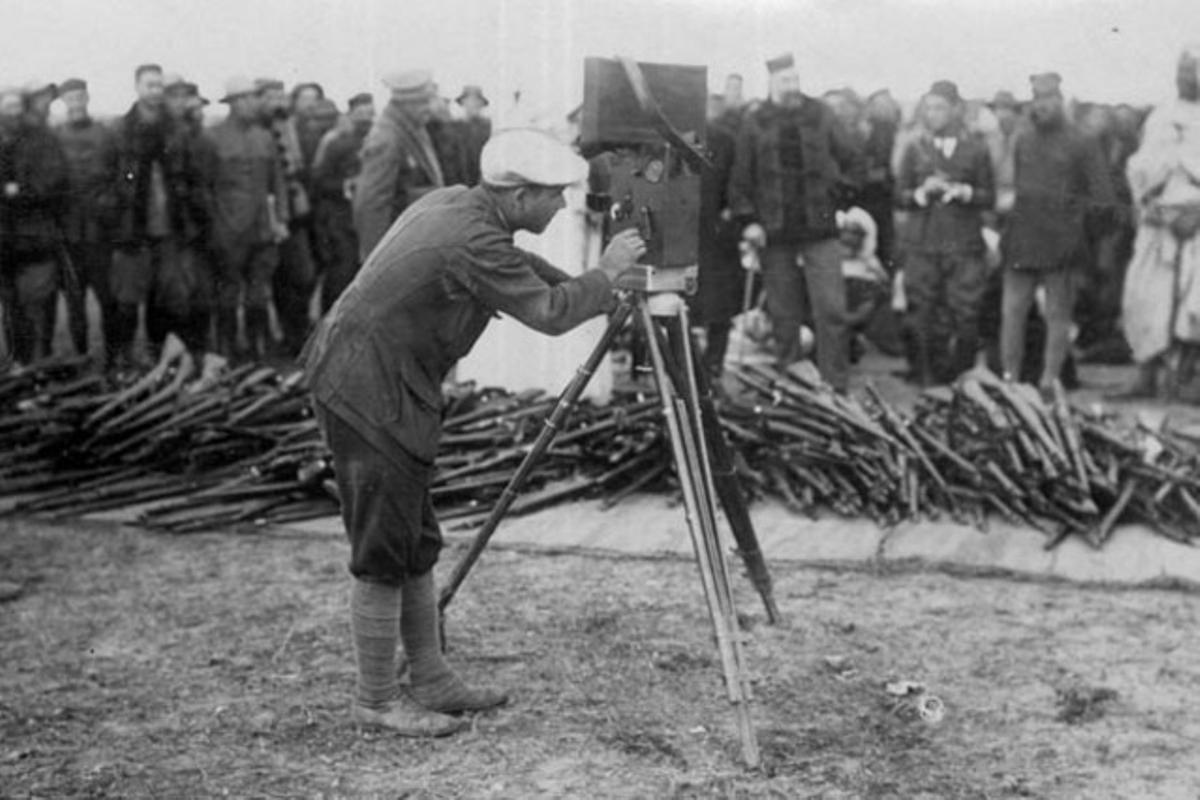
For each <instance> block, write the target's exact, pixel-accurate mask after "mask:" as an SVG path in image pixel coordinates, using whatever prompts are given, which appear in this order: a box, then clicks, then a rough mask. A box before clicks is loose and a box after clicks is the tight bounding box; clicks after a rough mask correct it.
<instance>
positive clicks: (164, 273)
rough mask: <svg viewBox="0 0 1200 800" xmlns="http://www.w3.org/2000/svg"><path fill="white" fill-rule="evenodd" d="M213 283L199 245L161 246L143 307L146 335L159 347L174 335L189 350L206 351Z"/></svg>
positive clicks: (173, 243)
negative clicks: (147, 299) (160, 252)
mask: <svg viewBox="0 0 1200 800" xmlns="http://www.w3.org/2000/svg"><path fill="white" fill-rule="evenodd" d="M213 285H214V280H213V273H212V260H211V258H210V257H209V254H208V252H207V250H206V249H205V248H203V247H202V246H200V245H193V244H183V243H180V242H177V241H174V240H169V241H167V242H164V246H163V252H162V258H161V260H160V262H159V267H158V270H157V272H156V273H155V277H154V286H153V288H152V290H151V296H150V300H149V303H148V304H147V307H146V333H147V335H148V336H149V338H150V342H151V344H153V345H154V346H155V347H161V346H162V342H163V340H164V339H165V338H166V337H167V334H168V333H174V334H175V335H176V336H178V337H179V338H180V339H181V340H183V343H184V344H186V345H187V347H188V349H189V350H192V351H194V352H198V353H199V352H204V351H206V350H208V349H209V331H210V328H211V325H212V307H213V293H214V288H213Z"/></svg>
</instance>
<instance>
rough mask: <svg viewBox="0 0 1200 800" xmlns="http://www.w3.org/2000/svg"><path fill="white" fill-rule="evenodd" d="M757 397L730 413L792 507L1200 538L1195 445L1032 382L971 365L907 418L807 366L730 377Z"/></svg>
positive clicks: (1096, 541)
mask: <svg viewBox="0 0 1200 800" xmlns="http://www.w3.org/2000/svg"><path fill="white" fill-rule="evenodd" d="M734 375H735V377H736V378H737V380H738V381H739V382H740V383H741V384H742V385H743V386H744V387H746V389H747V391H748V394H749V396H750V398H751V401H750V403H756V404H749V403H738V404H735V405H732V406H730V407H727V408H726V409H725V410H724V419H723V424H724V427H725V430H726V432H727V434H728V436H729V438H730V440H731V442H732V443H733V444H734V447H735V448H736V449H738V450H740V451H741V452H742V454H743V456H744V458H745V462H746V468H745V470H744V475H745V476H746V478H747V481H748V483H749V485H750V486H752V487H755V488H757V490H758V491H760V492H762V493H766V494H771V495H775V496H777V497H779V498H780V499H781V500H782V501H783V502H784V503H785V504H787V505H788V506H789V507H791V508H793V509H795V510H797V511H799V512H802V513H807V514H810V515H811V514H815V513H816V511H817V509H819V508H821V507H827V508H832V509H833V510H835V511H837V512H838V513H840V514H843V515H845V516H859V515H863V516H867V517H870V518H872V519H874V520H876V521H877V522H878V523H879V524H880V525H883V526H890V525H893V524H895V523H897V522H899V521H901V520H904V519H908V520H915V519H919V518H929V519H932V518H936V517H938V516H940V515H942V514H946V515H949V516H950V517H952V518H953V519H955V520H957V521H960V522H969V523H973V524H975V525H976V526H978V527H980V528H981V529H986V526H987V515H988V513H989V512H991V513H995V514H998V515H1000V516H1001V517H1003V518H1005V519H1009V520H1011V521H1014V522H1018V523H1021V524H1025V525H1029V526H1032V527H1034V528H1037V529H1039V530H1041V531H1043V532H1044V533H1046V534H1047V536H1048V540H1047V547H1054V546H1056V545H1057V544H1059V543H1060V542H1061V541H1063V540H1064V539H1065V538H1066V537H1068V536H1070V535H1071V534H1078V535H1080V536H1082V537H1083V538H1084V539H1085V540H1086V541H1087V542H1088V543H1090V544H1091V545H1093V546H1094V547H1097V548H1099V547H1102V546H1103V545H1104V543H1105V541H1107V539H1108V537H1109V536H1110V535H1111V533H1112V530H1113V526H1114V525H1115V524H1116V523H1117V522H1118V521H1140V522H1144V523H1146V524H1148V525H1150V526H1151V527H1152V528H1153V529H1154V530H1156V531H1157V532H1159V533H1160V534H1162V535H1164V536H1166V537H1168V538H1171V539H1175V540H1177V541H1180V542H1188V543H1190V542H1191V541H1192V540H1195V539H1197V538H1200V441H1197V440H1195V439H1192V438H1189V437H1187V436H1184V435H1183V434H1181V433H1178V432H1171V431H1165V430H1155V429H1150V428H1147V427H1135V428H1122V427H1120V426H1118V425H1117V424H1116V422H1115V421H1114V420H1112V419H1110V418H1106V417H1104V416H1101V415H1088V414H1085V413H1083V412H1081V411H1079V410H1077V409H1074V408H1072V407H1070V406H1069V405H1068V404H1067V402H1066V399H1065V397H1064V396H1063V395H1062V394H1061V392H1060V393H1059V394H1058V396H1057V397H1056V398H1055V399H1054V400H1053V402H1045V401H1043V399H1042V397H1041V396H1040V394H1039V393H1038V392H1037V391H1036V390H1035V389H1034V388H1033V387H1031V386H1028V385H1016V384H1010V383H1006V382H1003V381H1001V380H999V379H998V378H996V377H995V376H994V375H992V374H991V373H989V372H982V371H981V372H972V373H969V374H968V375H966V376H964V377H963V378H962V379H961V380H960V381H959V382H958V383H957V384H956V385H955V386H954V387H952V388H947V389H944V390H940V391H935V392H928V393H926V394H925V395H924V396H923V397H922V399H921V401H920V402H919V404H918V406H917V408H916V410H915V413H914V414H913V415H912V416H911V417H905V416H902V415H900V414H899V413H897V412H896V411H895V410H894V409H893V408H891V407H890V406H889V405H888V404H887V403H886V402H885V401H884V400H883V399H882V398H881V397H880V396H879V395H878V393H877V392H875V391H874V389H873V388H870V387H868V389H867V398H866V399H865V402H859V401H857V400H855V399H852V398H849V397H845V396H841V395H836V394H834V393H832V392H830V391H829V390H828V389H827V388H826V387H824V386H822V385H820V383H819V381H817V380H815V379H813V378H812V377H810V373H807V372H806V371H805V370H803V369H799V370H797V369H793V370H791V371H789V372H788V373H787V374H782V373H779V372H777V371H776V370H773V369H770V368H764V367H756V366H750V367H741V368H738V369H736V370H735V372H734Z"/></svg>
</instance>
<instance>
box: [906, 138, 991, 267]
mask: <svg viewBox="0 0 1200 800" xmlns="http://www.w3.org/2000/svg"><path fill="white" fill-rule="evenodd" d="M955 138H956V139H957V144H956V145H955V147H954V153H953V154H952V155H951V156H950V157H949V158H947V157H946V156H945V154H944V153H943V152H942V151H941V150H940V149H939V148H938V147H937V146H936V145H935V144H934V141H933V137H932V136H929V135H921V136H919V137H917V138H916V139H913V140H912V141H911V142H909V143H908V145H907V146H906V147H905V149H904V153H903V155H901V157H900V174H899V175H898V176H897V178H896V205H898V206H899V207H900V208H902V209H905V210H907V211H908V212H909V214H908V219H907V221H906V223H905V225H904V230H903V233H902V234H901V240H900V241H901V247H902V248H903V249H905V250H910V251H922V252H943V253H982V252H983V251H984V249H985V248H984V243H983V212H984V211H987V210H989V209H990V208H992V206H993V205H995V203H996V187H995V183H994V180H993V176H992V158H991V155H990V154H989V152H988V149H987V147H986V146H985V145H984V144H983V142H981V141H980V140H979V139H977V138H975V137H974V136H970V135H968V134H967V133H965V132H962V133H959V134H958V135H957V136H956V137H955ZM933 175H940V176H941V177H942V178H943V179H945V180H947V181H949V182H951V183H965V184H967V185H968V186H970V187H971V199H970V201H969V202H966V203H964V202H962V201H959V200H956V201H954V202H951V203H942V202H940V201H939V200H938V199H937V198H930V200H929V204H928V205H927V206H926V207H925V208H921V207H919V206H918V205H917V202H916V200H915V199H914V194H915V192H916V190H917V188H919V187H920V186H921V184H922V183H924V182H925V179H926V178H929V177H930V176H933Z"/></svg>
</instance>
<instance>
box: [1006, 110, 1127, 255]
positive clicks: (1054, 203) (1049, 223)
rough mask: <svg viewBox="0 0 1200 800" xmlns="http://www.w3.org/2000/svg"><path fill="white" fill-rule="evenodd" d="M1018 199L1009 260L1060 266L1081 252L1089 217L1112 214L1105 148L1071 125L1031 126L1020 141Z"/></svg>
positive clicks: (1010, 232) (1009, 233) (1008, 246)
mask: <svg viewBox="0 0 1200 800" xmlns="http://www.w3.org/2000/svg"><path fill="white" fill-rule="evenodd" d="M1015 161H1016V174H1015V182H1016V202H1015V205H1014V206H1013V211H1012V215H1011V216H1010V217H1009V220H1008V226H1007V228H1006V230H1005V232H1004V238H1003V243H1002V248H1003V252H1004V260H1005V263H1006V264H1007V265H1008V266H1010V267H1013V268H1015V269H1057V268H1059V267H1062V266H1065V265H1069V264H1070V262H1071V261H1072V260H1073V259H1075V258H1077V257H1079V256H1080V255H1082V250H1083V239H1084V219H1085V216H1086V215H1087V214H1088V213H1089V211H1090V212H1092V213H1100V214H1106V213H1108V214H1111V213H1112V212H1113V210H1114V208H1115V204H1116V195H1115V193H1114V191H1113V186H1112V181H1111V179H1110V177H1109V172H1108V168H1107V166H1106V165H1105V163H1104V158H1103V156H1102V155H1101V154H1100V148H1099V147H1098V146H1097V144H1096V142H1095V140H1093V139H1089V138H1087V137H1085V136H1084V135H1083V134H1081V133H1080V132H1078V131H1077V130H1075V129H1074V128H1073V127H1071V126H1070V125H1066V124H1064V125H1063V126H1061V127H1059V128H1055V129H1053V130H1050V131H1043V130H1039V129H1037V128H1036V127H1033V126H1031V127H1030V129H1029V130H1028V131H1026V132H1024V133H1023V134H1021V138H1020V139H1018V140H1017V144H1016V156H1015Z"/></svg>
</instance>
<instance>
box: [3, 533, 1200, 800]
mask: <svg viewBox="0 0 1200 800" xmlns="http://www.w3.org/2000/svg"><path fill="white" fill-rule="evenodd" d="M3 526H4V527H0V579H4V580H9V581H16V582H18V583H20V584H23V585H24V587H25V590H24V594H23V595H22V596H21V597H19V598H18V599H16V600H13V601H10V602H8V603H5V604H3V605H0V663H2V664H3V670H2V671H0V796H3V797H6V798H7V797H14V798H16V797H46V798H59V797H122V798H137V797H147V798H149V797H153V798H192V797H220V796H229V797H239V798H255V797H329V798H333V797H387V798H435V797H436V798H440V797H469V798H486V797H505V798H509V797H511V798H528V797H555V798H557V797H606V798H607V797H618V798H620V797H654V798H658V797H678V798H685V797H686V798H692V797H780V798H794V797H821V798H906V799H907V798H1006V797H1038V798H1110V797H1111V798H1197V797H1200V758H1196V755H1195V753H1196V751H1197V747H1198V745H1200V716H1198V715H1197V713H1196V711H1197V708H1198V707H1200V703H1198V702H1197V695H1198V694H1200V639H1198V638H1197V637H1196V636H1195V631H1196V630H1197V625H1198V623H1200V612H1198V598H1197V597H1196V596H1195V595H1189V594H1185V593H1180V592H1172V591H1103V590H1098V589H1084V588H1079V587H1076V586H1069V585H1064V584H1035V583H1021V582H1006V581H1001V580H992V579H973V580H972V579H962V578H955V577H950V576H946V575H942V574H932V573H906V574H890V575H877V574H867V573H858V572H833V571H820V570H812V569H804V568H799V567H794V566H785V565H782V564H776V565H774V576H775V579H776V583H777V595H778V599H779V602H780V605H781V607H782V608H783V610H784V612H785V613H786V614H787V615H788V616H789V617H790V622H791V624H790V626H788V627H786V628H772V627H768V626H766V625H764V624H763V623H762V611H761V606H760V605H759V604H758V602H757V596H756V595H754V593H753V591H752V590H751V589H750V588H749V586H748V584H747V583H746V582H745V581H744V580H741V579H739V582H738V587H737V588H738V594H739V604H740V608H741V609H742V611H743V612H744V615H745V616H746V618H747V619H746V626H745V627H746V628H747V630H746V632H745V641H746V645H747V653H748V660H749V663H750V666H751V669H752V670H753V675H754V679H755V684H756V691H757V695H758V701H757V703H756V704H755V707H754V711H753V713H754V717H755V722H756V726H757V729H758V734H759V738H760V741H761V745H762V749H763V753H764V766H763V769H762V770H761V771H759V772H757V773H750V772H747V771H745V770H743V769H742V768H741V767H740V766H739V763H738V742H737V739H736V734H735V729H734V724H733V715H732V713H731V710H730V708H729V706H728V704H727V703H726V701H725V700H724V697H723V695H722V693H721V686H720V671H719V666H718V665H717V663H716V660H715V649H714V647H713V645H712V643H711V637H710V627H709V623H708V620H707V617H706V616H705V613H704V610H703V603H702V598H701V594H700V589H699V580H698V577H697V574H696V571H695V567H694V566H693V565H692V564H691V563H689V562H687V561H682V560H678V561H676V560H643V559H633V558H623V559H615V558H605V557H588V556H581V555H553V554H528V553H518V552H513V551H504V550H492V551H489V552H488V553H487V554H485V557H484V558H483V560H482V562H481V564H480V566H479V567H478V569H477V571H476V573H475V574H473V575H472V578H471V580H470V581H469V582H468V583H467V585H466V587H465V588H464V590H463V592H462V593H461V594H460V596H459V598H458V599H457V600H456V602H455V604H454V605H453V606H452V607H451V611H450V616H449V618H448V631H449V638H450V647H451V658H452V660H453V661H454V663H455V664H456V665H457V666H458V667H459V668H460V670H461V671H462V673H463V674H464V675H465V676H466V677H467V678H468V679H470V680H473V681H477V682H491V683H494V684H498V685H502V686H504V687H506V688H508V689H510V690H511V692H512V694H513V702H512V704H511V706H510V707H508V708H506V709H503V710H501V711H499V712H497V713H493V714H490V715H486V716H480V717H478V718H476V720H475V724H474V727H473V729H472V730H470V731H469V732H467V733H465V734H463V735H460V736H458V737H456V738H453V739H450V740H444V741H437V742H413V741H410V740H403V739H398V738H395V737H392V736H389V735H385V734H377V733H366V732H360V731H357V730H356V729H355V728H354V726H353V725H352V724H351V723H350V722H349V721H348V714H347V711H348V705H349V702H350V691H351V687H352V685H353V674H354V673H353V659H352V656H351V652H350V650H349V636H348V631H347V624H346V620H345V616H346V613H345V612H346V605H347V594H348V592H347V589H348V579H347V577H346V574H345V571H344V567H343V561H344V559H345V557H346V548H345V546H344V545H343V543H342V541H340V540H339V539H338V538H337V537H330V536H320V535H312V534H301V533H296V532H292V533H288V532H274V533H254V534H243V535H239V534H234V533H223V534H203V535H193V536H189V537H181V538H169V537H165V536H159V535H153V534H148V533H144V532H141V531H137V530H132V529H128V528H119V527H116V526H113V525H103V524H99V523H96V524H86V525H78V526H73V527H65V526H59V527H53V526H48V525H43V524H40V523H33V522H15V523H14V522H6V523H3ZM455 556H456V551H455V549H454V548H451V549H450V550H449V551H448V552H447V553H446V554H445V557H444V559H443V564H442V567H445V566H448V565H449V564H450V563H452V562H453V560H454V558H455ZM895 679H907V680H916V681H921V682H924V683H925V684H926V685H927V687H928V689H929V691H930V692H931V693H933V694H935V695H937V696H938V697H940V698H941V699H942V700H943V701H944V702H945V705H946V716H945V719H944V720H943V721H942V722H941V723H940V724H938V725H930V724H927V723H924V722H921V721H919V720H913V719H909V718H908V717H907V716H906V715H904V714H903V713H898V712H897V711H895V710H894V709H893V708H892V707H891V703H890V698H889V695H888V694H887V693H886V692H885V691H884V688H883V687H884V684H885V682H886V681H888V680H895Z"/></svg>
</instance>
